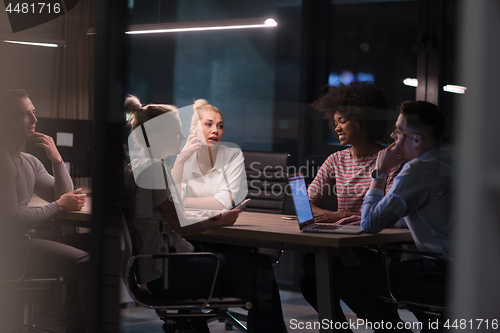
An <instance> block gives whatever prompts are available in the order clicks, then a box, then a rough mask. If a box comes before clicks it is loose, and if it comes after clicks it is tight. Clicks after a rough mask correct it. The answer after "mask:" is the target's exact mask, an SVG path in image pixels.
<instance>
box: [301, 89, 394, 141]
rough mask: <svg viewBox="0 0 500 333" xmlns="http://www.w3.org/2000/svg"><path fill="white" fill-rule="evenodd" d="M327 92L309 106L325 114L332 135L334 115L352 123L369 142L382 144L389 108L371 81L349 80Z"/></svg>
mask: <svg viewBox="0 0 500 333" xmlns="http://www.w3.org/2000/svg"><path fill="white" fill-rule="evenodd" d="M327 89H328V90H327V92H326V93H325V94H324V95H323V96H321V97H320V98H319V99H318V100H317V101H315V102H314V103H312V104H311V106H312V107H314V108H316V109H318V110H319V111H321V112H323V113H324V116H325V119H328V125H329V126H330V129H331V130H332V132H333V134H334V135H336V132H335V119H334V115H335V112H340V113H341V114H342V115H343V116H344V117H346V118H348V119H349V120H351V121H352V122H353V124H354V126H355V127H356V129H357V130H358V131H359V132H360V133H364V134H365V135H366V136H367V137H368V139H370V140H372V141H384V140H386V139H387V137H388V131H387V129H388V119H387V111H388V105H387V101H386V99H385V96H384V93H383V92H382V91H381V90H380V89H378V88H377V87H375V86H374V85H373V84H372V83H370V82H363V81H352V82H351V83H350V84H343V83H340V85H339V86H337V87H332V86H328V88H327Z"/></svg>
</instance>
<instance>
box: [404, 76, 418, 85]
mask: <svg viewBox="0 0 500 333" xmlns="http://www.w3.org/2000/svg"><path fill="white" fill-rule="evenodd" d="M403 83H404V84H405V85H407V86H410V87H417V86H418V80H417V79H410V78H407V79H404V80H403Z"/></svg>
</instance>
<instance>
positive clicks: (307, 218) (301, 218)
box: [288, 174, 363, 234]
mask: <svg viewBox="0 0 500 333" xmlns="http://www.w3.org/2000/svg"><path fill="white" fill-rule="evenodd" d="M288 182H289V184H290V188H291V190H292V197H293V203H294V206H295V212H296V213H297V221H298V222H299V228H300V231H303V232H330V233H342V234H360V233H362V232H363V230H362V229H361V227H360V226H359V225H343V226H337V225H333V223H327V224H326V223H323V224H320V223H314V217H313V213H312V210H311V204H310V203H309V196H308V195H307V188H306V182H305V181H304V175H302V174H296V175H293V176H290V177H288Z"/></svg>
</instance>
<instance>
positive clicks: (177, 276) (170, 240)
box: [125, 96, 286, 333]
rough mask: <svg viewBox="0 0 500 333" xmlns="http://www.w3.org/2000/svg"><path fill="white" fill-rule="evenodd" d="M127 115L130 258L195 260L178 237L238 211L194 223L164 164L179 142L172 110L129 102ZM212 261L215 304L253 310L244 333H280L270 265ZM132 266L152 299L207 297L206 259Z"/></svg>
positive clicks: (249, 257)
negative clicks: (224, 301) (246, 304)
mask: <svg viewBox="0 0 500 333" xmlns="http://www.w3.org/2000/svg"><path fill="white" fill-rule="evenodd" d="M125 110H126V112H128V113H130V114H131V118H130V125H131V127H132V133H131V136H130V138H129V150H130V149H133V148H130V147H133V146H138V147H139V148H138V149H137V150H135V151H131V163H130V164H129V165H127V167H126V168H125V182H126V188H127V199H128V208H129V209H128V212H127V213H128V214H127V218H128V220H129V221H130V224H131V225H132V228H133V232H132V233H131V235H132V242H133V245H134V254H156V253H172V252H174V253H175V252H193V250H194V249H193V246H192V245H191V244H190V243H189V242H188V241H186V240H185V239H184V238H183V237H182V236H181V235H186V234H194V233H199V232H203V231H205V230H208V229H212V228H216V227H219V226H223V225H232V224H234V223H235V222H236V219H237V218H238V215H239V213H240V212H241V211H240V210H224V211H222V212H221V213H220V214H219V215H216V216H214V217H211V218H205V219H204V220H203V218H202V220H201V221H199V222H196V221H192V219H193V218H194V217H193V216H192V215H189V213H188V212H186V211H185V209H184V204H183V202H182V199H181V198H180V195H179V191H178V188H177V185H176V184H175V181H174V180H173V179H172V177H171V176H170V174H169V172H168V170H167V169H166V168H165V166H164V163H163V159H164V158H165V157H167V156H169V155H175V154H178V153H179V152H180V147H181V143H182V141H183V140H184V139H185V137H184V135H183V134H182V131H181V121H180V118H179V116H178V114H177V109H176V108H175V107H174V106H171V105H164V104H149V105H146V106H142V105H141V103H140V101H139V99H138V98H137V97H135V96H129V97H128V98H127V99H126V102H125ZM132 152H133V153H132ZM166 183H168V184H166ZM201 213H204V212H201ZM198 216H199V215H198ZM206 216H210V213H209V214H208V215H206ZM193 222H194V223H193ZM215 255H216V256H217V257H219V260H220V268H219V274H218V278H217V282H216V286H215V289H214V296H215V297H225V296H228V297H238V298H243V299H246V300H249V301H250V302H252V304H253V307H252V308H251V309H250V310H249V312H248V331H249V332H259V333H265V332H269V333H274V332H286V326H285V323H284V321H283V314H282V311H281V301H280V296H279V292H278V288H277V285H276V280H275V279H274V273H273V269H272V265H271V261H270V260H269V258H268V257H266V256H264V255H261V254H256V253H215ZM137 264H138V265H137V271H136V275H137V282H138V283H140V284H146V285H147V287H148V289H149V291H150V292H151V293H152V294H153V295H155V296H156V297H159V298H169V299H176V298H182V299H186V298H198V297H200V295H204V294H206V292H207V290H210V287H211V279H210V278H205V277H208V276H212V275H213V271H214V262H213V260H212V259H210V258H207V259H205V258H201V257H182V258H178V257H173V258H170V259H168V260H166V259H161V260H157V261H156V262H151V261H142V262H141V261H138V262H137ZM201 325H202V326H201ZM200 326H201V327H200ZM200 326H198V327H194V328H193V329H196V330H197V331H200V332H206V331H208V328H207V326H206V322H202V323H201V324H200ZM189 329H191V328H189Z"/></svg>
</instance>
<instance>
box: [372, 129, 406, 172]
mask: <svg viewBox="0 0 500 333" xmlns="http://www.w3.org/2000/svg"><path fill="white" fill-rule="evenodd" d="M405 138H406V137H405V136H404V135H401V136H400V138H399V140H398V141H396V142H393V143H392V144H391V145H390V146H389V147H387V148H385V149H382V150H381V151H379V152H378V156H377V162H376V168H377V169H378V170H380V171H381V172H383V173H385V174H386V175H387V174H388V173H389V171H391V170H392V169H393V168H395V167H396V166H398V165H400V164H401V163H403V162H404V160H403V159H402V158H401V152H400V150H401V145H402V144H403V143H404V142H405Z"/></svg>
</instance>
